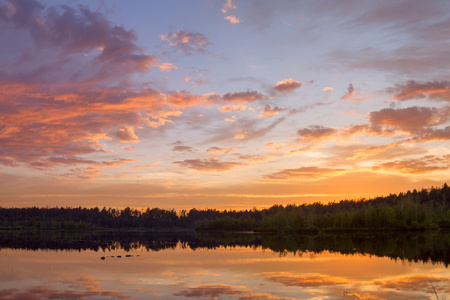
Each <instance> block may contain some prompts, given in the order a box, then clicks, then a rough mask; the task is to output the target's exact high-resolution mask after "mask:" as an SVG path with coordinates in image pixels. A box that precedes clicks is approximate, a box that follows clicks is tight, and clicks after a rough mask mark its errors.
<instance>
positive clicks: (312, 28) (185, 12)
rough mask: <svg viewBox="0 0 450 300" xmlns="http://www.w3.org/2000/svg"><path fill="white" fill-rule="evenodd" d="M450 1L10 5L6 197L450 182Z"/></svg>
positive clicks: (4, 97) (249, 196)
mask: <svg viewBox="0 0 450 300" xmlns="http://www.w3.org/2000/svg"><path fill="white" fill-rule="evenodd" d="M449 28H450V2H448V1H414V0H411V1H359V0H354V1H353V0H344V1H331V0H330V1H320V0H319V1H264V0H259V1H235V0H224V1H212V0H211V1H208V0H205V1H175V0H167V1H144V0H141V1H140V0H134V1H114V0H108V1H91V0H89V1H77V0H70V1H56V0H48V1H35V0H22V1H17V0H14V1H12V0H0V41H1V42H0V190H1V193H0V206H3V207H25V206H39V207H45V206H49V207H54V206H59V207H66V206H72V207H73V206H76V207H77V206H84V207H93V206H99V207H103V206H105V207H119V208H123V207H126V206H130V207H137V208H139V207H160V208H165V209H171V208H174V209H177V210H178V209H190V208H193V207H195V208H217V209H238V210H240V209H251V208H253V207H256V208H262V207H268V206H271V205H273V204H293V203H295V204H302V203H313V202H328V201H339V200H342V199H360V198H362V197H364V198H371V197H376V196H383V195H388V194H390V193H399V192H406V191H407V190H412V189H418V190H420V189H422V188H430V187H432V186H436V187H440V186H442V185H443V184H444V183H445V182H448V183H449V184H450V180H448V179H449V178H450V176H449V175H450V79H449V78H450V77H449V74H450V68H449V66H450V60H449V57H450V50H449V49H450V29H449Z"/></svg>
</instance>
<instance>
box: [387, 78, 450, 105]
mask: <svg viewBox="0 0 450 300" xmlns="http://www.w3.org/2000/svg"><path fill="white" fill-rule="evenodd" d="M386 91H387V92H388V93H391V94H394V97H393V99H395V100H402V101H403V100H412V99H423V98H427V97H428V98H429V99H432V100H437V101H440V100H441V101H450V81H448V80H441V81H428V82H417V81H414V80H409V81H407V82H406V83H404V84H396V85H394V86H393V87H390V88H387V89H386Z"/></svg>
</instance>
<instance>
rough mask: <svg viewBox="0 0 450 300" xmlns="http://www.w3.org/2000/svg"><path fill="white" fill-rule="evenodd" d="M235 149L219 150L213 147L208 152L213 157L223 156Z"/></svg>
mask: <svg viewBox="0 0 450 300" xmlns="http://www.w3.org/2000/svg"><path fill="white" fill-rule="evenodd" d="M232 150H233V149H227V148H219V147H211V148H209V149H208V150H206V151H207V152H208V153H210V154H212V155H223V154H227V153H228V152H230V151H232Z"/></svg>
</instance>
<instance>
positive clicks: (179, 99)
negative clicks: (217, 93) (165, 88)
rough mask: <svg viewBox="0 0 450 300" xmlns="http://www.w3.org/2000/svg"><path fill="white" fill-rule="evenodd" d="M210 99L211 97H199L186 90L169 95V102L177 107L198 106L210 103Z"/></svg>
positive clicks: (169, 93)
mask: <svg viewBox="0 0 450 300" xmlns="http://www.w3.org/2000/svg"><path fill="white" fill-rule="evenodd" d="M209 99H210V98H209V95H204V96H197V95H193V94H191V93H190V92H188V91H184V90H183V91H176V92H168V93H167V102H168V103H170V104H171V105H174V106H177V107H186V106H193V105H198V104H200V103H203V102H207V101H209Z"/></svg>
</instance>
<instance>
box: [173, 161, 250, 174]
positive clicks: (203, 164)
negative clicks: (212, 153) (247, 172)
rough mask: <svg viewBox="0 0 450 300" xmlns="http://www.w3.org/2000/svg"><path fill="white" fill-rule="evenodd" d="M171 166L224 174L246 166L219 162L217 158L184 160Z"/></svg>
mask: <svg viewBox="0 0 450 300" xmlns="http://www.w3.org/2000/svg"><path fill="white" fill-rule="evenodd" d="M173 164H175V165H179V166H182V167H186V168H189V169H194V170H197V171H204V172H224V171H229V170H231V169H233V168H234V167H236V166H244V165H246V164H243V163H238V162H230V161H224V162H221V161H219V160H218V159H217V158H209V159H200V158H196V159H186V160H184V161H175V162H173Z"/></svg>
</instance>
